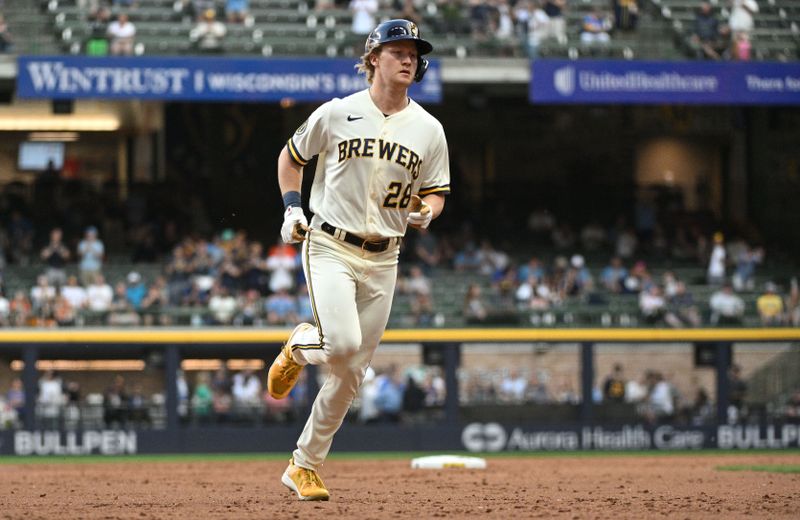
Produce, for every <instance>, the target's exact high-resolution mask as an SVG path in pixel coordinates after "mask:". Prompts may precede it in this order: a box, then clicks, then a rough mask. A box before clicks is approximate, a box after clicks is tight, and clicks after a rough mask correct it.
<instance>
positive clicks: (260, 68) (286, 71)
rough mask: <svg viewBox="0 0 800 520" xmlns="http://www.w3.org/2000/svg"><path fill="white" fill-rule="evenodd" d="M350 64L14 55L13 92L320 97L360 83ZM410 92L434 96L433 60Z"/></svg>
mask: <svg viewBox="0 0 800 520" xmlns="http://www.w3.org/2000/svg"><path fill="white" fill-rule="evenodd" d="M354 65H355V60H353V59H286V58H271V59H254V58H241V59H239V58H174V57H170V58H167V57H165V58H158V57H150V58H126V57H107V58H93V57H85V56H21V57H20V58H19V61H18V67H17V70H18V73H17V95H18V96H19V97H21V98H44V99H79V98H95V99H150V100H165V101H244V102H248V101H249V102H269V101H273V102H274V101H280V100H281V99H284V98H292V99H295V100H298V101H327V100H328V99H331V98H333V97H343V96H346V95H348V94H351V93H353V92H356V91H358V90H362V89H364V88H366V87H367V82H366V80H365V79H364V76H363V75H359V74H357V73H356V70H355V68H354ZM409 95H410V96H411V97H412V98H413V99H414V100H416V101H418V102H421V103H438V102H440V101H441V97H442V86H441V74H440V68H439V62H438V61H436V60H432V61H431V64H430V67H429V69H428V72H427V73H426V74H425V78H424V80H423V81H422V82H421V83H415V84H413V85H412V86H411V89H410V91H409Z"/></svg>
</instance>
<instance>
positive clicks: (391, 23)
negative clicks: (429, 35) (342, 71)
mask: <svg viewBox="0 0 800 520" xmlns="http://www.w3.org/2000/svg"><path fill="white" fill-rule="evenodd" d="M401 40H411V41H413V42H414V43H416V44H417V51H418V52H419V57H418V58H417V72H416V74H414V81H422V76H424V75H425V71H426V70H428V60H426V59H425V58H423V57H422V55H423V54H428V53H429V52H431V51H432V50H433V45H431V44H430V43H429V42H427V41H425V40H423V39H422V38H420V37H419V28H418V27H417V24H415V23H414V22H411V21H409V20H401V19H397V20H388V21H386V22H383V23H382V24H380V25H378V26H377V27H376V28H375V29H373V30H372V32H371V33H369V36H368V37H367V42H366V43H365V44H364V52H365V53H367V54H369V53H370V52H372V51H373V50H374V49H375V48H377V47H378V46H379V45H381V44H384V43H387V42H397V41H401Z"/></svg>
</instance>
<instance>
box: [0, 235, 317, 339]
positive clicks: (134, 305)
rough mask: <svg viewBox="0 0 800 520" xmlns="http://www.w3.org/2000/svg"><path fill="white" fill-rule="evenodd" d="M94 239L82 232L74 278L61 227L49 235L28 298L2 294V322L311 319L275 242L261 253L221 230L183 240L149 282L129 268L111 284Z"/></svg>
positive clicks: (285, 252)
mask: <svg viewBox="0 0 800 520" xmlns="http://www.w3.org/2000/svg"><path fill="white" fill-rule="evenodd" d="M97 233H98V231H97V228H95V227H93V226H91V227H89V228H87V229H86V232H85V235H84V238H83V239H82V240H81V241H80V242H79V243H78V245H77V250H76V253H75V256H76V257H77V260H78V265H77V267H78V269H77V274H72V275H67V272H66V269H65V267H66V263H67V262H68V261H69V259H70V258H71V256H72V254H71V252H70V250H69V249H68V248H67V247H66V246H64V244H63V242H62V239H61V237H62V232H61V230H60V228H55V229H53V230H52V231H51V234H50V242H49V243H48V244H47V245H46V246H45V247H44V248H43V249H42V252H41V258H42V260H43V262H44V266H45V267H44V269H43V273H42V274H40V275H39V276H38V277H37V280H36V283H35V285H34V286H33V287H31V288H30V290H29V291H28V292H26V291H23V290H17V291H15V294H14V296H13V298H12V299H11V300H10V301H9V300H7V299H6V298H5V296H3V295H2V294H1V293H0V323H2V324H3V325H5V326H8V325H13V326H26V325H33V326H44V327H49V326H74V325H80V324H82V323H84V322H85V320H86V319H89V318H87V317H92V316H93V317H94V318H95V320H96V321H97V320H99V323H98V324H102V323H107V324H109V325H115V326H130V325H142V324H143V325H169V324H176V319H179V318H181V317H186V316H188V317H189V319H190V320H191V324H192V325H203V324H205V325H240V326H259V325H286V324H290V323H294V322H297V321H313V316H312V312H311V307H310V303H309V301H308V296H307V289H306V287H305V281H304V277H303V270H302V268H301V262H300V256H299V254H298V251H297V249H296V248H295V247H294V246H291V245H286V244H283V243H281V242H280V241H278V242H276V243H275V244H274V245H273V246H271V247H270V248H269V249H268V250H266V251H265V250H264V247H263V245H262V244H261V243H260V242H258V241H250V240H248V239H247V236H246V234H245V233H244V232H243V231H240V232H234V231H232V230H224V231H223V232H221V233H219V234H217V235H215V236H214V237H213V239H212V240H205V239H202V238H195V237H188V238H186V239H184V240H182V241H180V242H179V243H178V244H177V245H176V246H175V247H174V248H173V250H172V252H171V254H169V255H168V256H167V258H166V259H165V260H164V262H163V265H162V270H161V271H160V272H158V273H157V274H156V275H155V277H154V279H152V280H145V279H144V278H143V276H142V274H141V273H139V272H138V271H136V270H131V271H129V272H128V273H126V274H125V275H124V279H119V280H111V281H108V280H106V275H105V271H106V270H107V269H104V267H106V266H104V263H103V259H104V246H103V242H102V240H101V239H100V238H99V237H98V235H97ZM112 284H113V285H112ZM170 309H173V310H175V311H176V312H173V313H170V312H168V311H169V310H170ZM180 310H183V311H185V313H184V314H185V316H184V315H181V314H180V313H179V312H177V311H180ZM184 324H188V323H184Z"/></svg>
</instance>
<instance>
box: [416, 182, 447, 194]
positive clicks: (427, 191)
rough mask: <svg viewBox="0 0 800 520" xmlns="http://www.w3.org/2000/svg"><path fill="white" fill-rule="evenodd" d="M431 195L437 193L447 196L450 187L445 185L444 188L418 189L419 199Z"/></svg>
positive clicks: (429, 187) (428, 187)
mask: <svg viewBox="0 0 800 520" xmlns="http://www.w3.org/2000/svg"><path fill="white" fill-rule="evenodd" d="M431 193H439V194H441V195H447V194H449V193H450V185H449V184H445V185H444V186H427V187H424V188H420V189H419V195H420V197H424V196H425V195H430V194H431Z"/></svg>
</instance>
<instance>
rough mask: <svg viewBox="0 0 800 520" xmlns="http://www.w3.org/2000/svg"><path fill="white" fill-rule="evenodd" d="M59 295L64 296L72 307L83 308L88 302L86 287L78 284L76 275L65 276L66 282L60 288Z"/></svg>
mask: <svg viewBox="0 0 800 520" xmlns="http://www.w3.org/2000/svg"><path fill="white" fill-rule="evenodd" d="M61 296H63V297H64V298H66V300H67V301H68V302H69V304H70V305H71V306H72V308H73V309H76V310H77V309H83V308H84V307H86V304H87V303H88V295H87V294H86V289H84V288H83V287H81V286H80V285H78V277H77V276H75V275H71V276H70V277H69V278H67V284H66V285H65V286H64V287H62V288H61Z"/></svg>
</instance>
